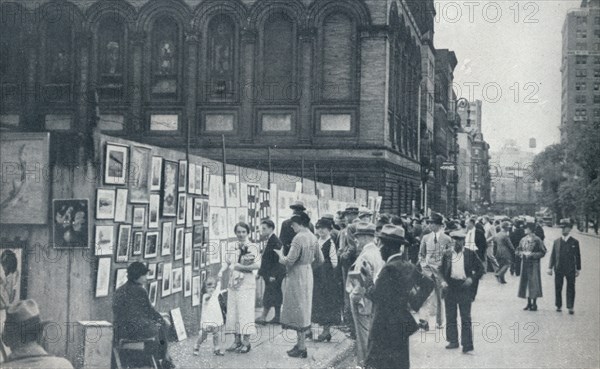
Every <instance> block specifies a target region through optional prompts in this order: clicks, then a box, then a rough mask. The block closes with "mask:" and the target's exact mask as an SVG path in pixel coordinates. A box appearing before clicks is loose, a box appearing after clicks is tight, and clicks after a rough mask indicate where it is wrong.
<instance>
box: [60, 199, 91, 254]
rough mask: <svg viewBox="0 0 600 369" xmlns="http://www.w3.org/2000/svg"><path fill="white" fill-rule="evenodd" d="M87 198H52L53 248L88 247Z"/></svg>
mask: <svg viewBox="0 0 600 369" xmlns="http://www.w3.org/2000/svg"><path fill="white" fill-rule="evenodd" d="M89 214H90V207H89V200H88V199H65V200H62V199H54V200H52V220H53V223H52V241H53V243H52V244H53V246H54V248H55V249H87V248H88V247H90V244H89V242H90V238H89V237H90V236H89V228H90V218H89Z"/></svg>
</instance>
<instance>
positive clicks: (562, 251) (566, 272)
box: [548, 219, 581, 314]
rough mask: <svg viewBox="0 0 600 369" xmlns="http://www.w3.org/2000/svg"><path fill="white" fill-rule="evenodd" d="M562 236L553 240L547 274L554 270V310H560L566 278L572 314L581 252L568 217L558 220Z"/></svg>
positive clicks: (568, 303)
mask: <svg viewBox="0 0 600 369" xmlns="http://www.w3.org/2000/svg"><path fill="white" fill-rule="evenodd" d="M560 225H561V227H562V237H560V238H559V239H557V240H555V241H554V244H553V245H552V254H550V265H549V268H550V269H548V274H549V275H552V271H554V291H555V293H556V299H555V305H556V311H558V312H560V311H562V287H563V283H564V280H565V279H566V280H567V309H569V314H574V313H575V311H574V310H573V307H574V305H575V279H576V278H577V277H579V273H580V272H581V253H580V251H579V241H577V240H576V239H575V238H573V237H572V236H571V230H572V229H573V223H571V221H570V220H569V219H562V220H561V221H560Z"/></svg>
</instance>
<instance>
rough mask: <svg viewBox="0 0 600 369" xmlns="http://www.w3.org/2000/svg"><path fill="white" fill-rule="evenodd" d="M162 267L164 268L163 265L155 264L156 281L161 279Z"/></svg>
mask: <svg viewBox="0 0 600 369" xmlns="http://www.w3.org/2000/svg"><path fill="white" fill-rule="evenodd" d="M164 267H165V263H162V262H160V263H158V264H156V279H157V280H159V281H160V280H162V279H163V270H164Z"/></svg>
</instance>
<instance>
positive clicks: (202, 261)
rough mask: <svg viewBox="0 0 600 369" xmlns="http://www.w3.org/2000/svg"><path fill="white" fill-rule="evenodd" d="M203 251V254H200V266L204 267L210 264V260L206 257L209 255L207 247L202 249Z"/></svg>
mask: <svg viewBox="0 0 600 369" xmlns="http://www.w3.org/2000/svg"><path fill="white" fill-rule="evenodd" d="M201 252H202V254H201V256H200V267H201V268H204V267H206V266H207V265H208V260H207V259H206V257H207V253H206V249H202V250H201Z"/></svg>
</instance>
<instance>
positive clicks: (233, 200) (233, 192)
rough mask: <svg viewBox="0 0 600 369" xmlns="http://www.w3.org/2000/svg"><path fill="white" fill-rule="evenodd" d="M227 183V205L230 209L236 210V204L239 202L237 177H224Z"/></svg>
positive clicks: (229, 175)
mask: <svg viewBox="0 0 600 369" xmlns="http://www.w3.org/2000/svg"><path fill="white" fill-rule="evenodd" d="M225 180H226V181H227V193H226V194H225V196H227V204H228V205H229V206H230V207H235V208H237V204H239V202H240V184H239V183H238V176H236V175H235V174H228V175H226V176H225Z"/></svg>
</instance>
